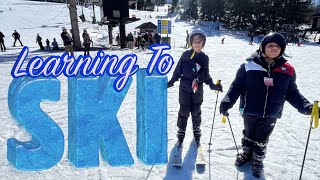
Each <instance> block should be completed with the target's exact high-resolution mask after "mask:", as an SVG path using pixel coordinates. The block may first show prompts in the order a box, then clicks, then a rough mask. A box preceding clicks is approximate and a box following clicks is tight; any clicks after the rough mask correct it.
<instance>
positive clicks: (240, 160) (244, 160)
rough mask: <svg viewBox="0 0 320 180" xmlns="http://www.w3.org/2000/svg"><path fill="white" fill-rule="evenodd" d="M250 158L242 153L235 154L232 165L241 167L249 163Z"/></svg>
mask: <svg viewBox="0 0 320 180" xmlns="http://www.w3.org/2000/svg"><path fill="white" fill-rule="evenodd" d="M251 159H252V157H251V156H250V155H248V154H246V153H244V152H242V153H240V154H237V158H236V162H235V163H234V164H235V165H236V166H239V167H240V166H242V165H244V164H246V163H247V162H249V161H251Z"/></svg>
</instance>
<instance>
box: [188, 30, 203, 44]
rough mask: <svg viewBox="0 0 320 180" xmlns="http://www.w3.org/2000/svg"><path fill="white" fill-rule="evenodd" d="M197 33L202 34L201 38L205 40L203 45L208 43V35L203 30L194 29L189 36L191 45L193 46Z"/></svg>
mask: <svg viewBox="0 0 320 180" xmlns="http://www.w3.org/2000/svg"><path fill="white" fill-rule="evenodd" d="M196 35H200V36H201V40H202V41H203V44H202V46H204V45H205V44H206V35H205V34H204V32H203V31H201V30H194V31H192V32H191V33H190V36H189V44H190V46H192V41H193V39H194V37H195V36H196Z"/></svg>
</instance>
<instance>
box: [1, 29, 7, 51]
mask: <svg viewBox="0 0 320 180" xmlns="http://www.w3.org/2000/svg"><path fill="white" fill-rule="evenodd" d="M4 38H5V36H4V34H3V33H2V32H1V31H0V48H1V51H6V46H5V45H4Z"/></svg>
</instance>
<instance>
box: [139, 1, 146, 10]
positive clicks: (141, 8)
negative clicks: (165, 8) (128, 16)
mask: <svg viewBox="0 0 320 180" xmlns="http://www.w3.org/2000/svg"><path fill="white" fill-rule="evenodd" d="M144 6H145V5H144V0H137V9H138V10H144Z"/></svg>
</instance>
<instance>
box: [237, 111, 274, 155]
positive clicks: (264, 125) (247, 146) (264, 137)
mask: <svg viewBox="0 0 320 180" xmlns="http://www.w3.org/2000/svg"><path fill="white" fill-rule="evenodd" d="M243 119H244V130H243V135H244V136H243V138H242V147H243V152H244V153H246V154H247V155H249V156H252V157H253V159H254V160H258V161H263V160H264V158H265V155H266V153H267V144H268V141H269V137H270V135H271V133H272V131H273V129H274V127H275V124H276V121H277V119H276V118H257V117H255V116H250V115H246V114H243Z"/></svg>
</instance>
